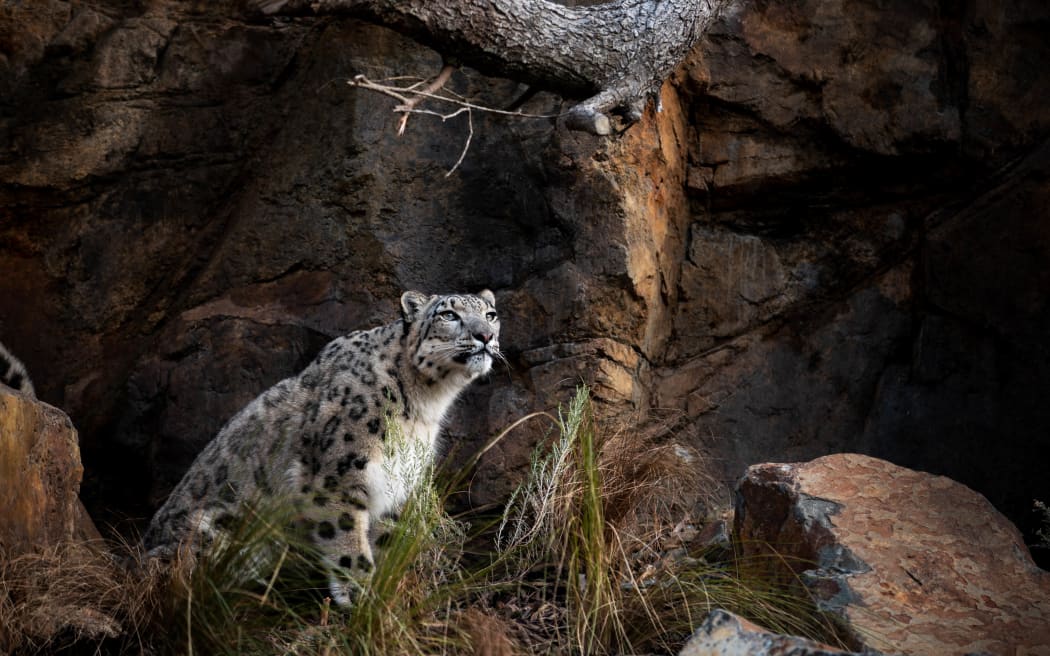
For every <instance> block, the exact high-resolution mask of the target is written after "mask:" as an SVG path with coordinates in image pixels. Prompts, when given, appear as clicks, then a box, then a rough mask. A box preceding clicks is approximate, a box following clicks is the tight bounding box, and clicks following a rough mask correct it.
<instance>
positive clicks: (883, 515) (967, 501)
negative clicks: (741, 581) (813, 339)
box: [736, 454, 1050, 656]
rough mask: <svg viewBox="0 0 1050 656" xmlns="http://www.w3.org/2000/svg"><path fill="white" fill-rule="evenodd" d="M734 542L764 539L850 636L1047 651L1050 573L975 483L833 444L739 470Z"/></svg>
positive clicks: (942, 649)
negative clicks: (827, 449)
mask: <svg viewBox="0 0 1050 656" xmlns="http://www.w3.org/2000/svg"><path fill="white" fill-rule="evenodd" d="M737 505H738V508H737V517H736V530H737V533H738V537H739V539H740V541H741V544H742V545H743V548H744V550H745V553H749V554H754V553H762V552H764V551H766V550H767V549H768V548H769V547H768V546H767V545H771V546H772V548H773V549H775V550H776V551H777V552H779V553H780V554H781V555H783V556H784V557H785V558H784V560H783V561H780V562H784V563H795V565H794V567H795V573H796V574H798V575H799V576H800V577H801V580H802V581H803V582H805V583H806V585H807V586H808V587H809V588H810V590H812V591H813V593H814V594H815V596H816V598H817V600H818V603H820V604H821V605H822V606H823V607H824V608H826V609H828V610H830V611H832V612H835V613H837V614H839V615H840V616H841V617H842V618H843V620H845V622H846V624H847V625H848V627H849V629H850V631H851V632H852V634H853V636H854V637H855V639H856V640H857V642H858V643H859V644H860V645H863V646H865V647H870V648H875V649H879V650H882V651H893V652H902V653H905V654H927V655H929V656H947V655H950V654H960V655H961V654H966V653H977V652H981V653H989V654H1029V655H1034V654H1050V573H1048V572H1045V571H1043V570H1041V569H1039V568H1038V567H1036V566H1035V564H1034V563H1033V562H1032V559H1031V557H1030V555H1029V553H1028V550H1027V549H1026V548H1025V545H1024V543H1023V542H1022V540H1021V535H1020V534H1019V533H1018V531H1017V529H1016V528H1015V527H1014V526H1013V525H1012V524H1011V523H1010V522H1009V521H1007V520H1006V518H1004V517H1003V516H1002V515H1001V514H999V512H998V511H996V510H995V508H993V507H992V505H991V504H990V503H988V501H987V499H985V498H984V497H983V496H981V495H980V494H978V493H976V492H974V491H973V490H971V489H969V488H967V487H966V486H964V485H961V484H960V483H957V482H955V481H952V480H951V479H948V478H945V477H943V476H934V475H931V474H926V473H923V472H917V471H912V470H910V469H905V468H902V467H898V466H896V465H893V464H891V463H888V462H886V461H883V460H878V459H876V458H870V457H867V456H862V455H856V454H836V455H830V456H825V457H822V458H818V459H816V460H813V461H811V462H807V463H803V464H762V465H755V466H753V467H751V468H749V469H748V471H747V474H746V475H745V476H744V478H743V480H742V481H741V482H740V484H739V487H738V497H737Z"/></svg>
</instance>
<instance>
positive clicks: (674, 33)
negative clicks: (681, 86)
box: [256, 0, 728, 134]
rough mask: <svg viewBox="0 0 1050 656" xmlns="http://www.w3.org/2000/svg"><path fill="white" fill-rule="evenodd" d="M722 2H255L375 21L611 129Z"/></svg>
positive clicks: (638, 110)
mask: <svg viewBox="0 0 1050 656" xmlns="http://www.w3.org/2000/svg"><path fill="white" fill-rule="evenodd" d="M727 1H728V0H621V1H620V2H611V3H608V4H602V5H595V6H589V7H566V6H564V5H560V4H556V3H554V2H549V1H547V0H444V1H441V2H437V1H435V0H256V5H257V6H258V7H259V9H260V10H261V11H263V12H264V13H266V14H273V13H302V12H309V11H312V12H314V13H319V14H328V13H341V14H348V15H353V16H357V17H360V18H363V19H366V20H370V21H374V22H377V23H380V24H382V25H385V26H387V27H390V28H392V29H394V30H397V31H399V32H401V33H403V34H405V35H407V36H410V37H412V38H414V39H416V40H417V41H420V42H421V43H424V44H426V45H428V46H430V47H433V48H434V49H435V50H437V51H438V52H440V53H442V55H444V56H445V57H446V58H447V59H451V60H458V61H462V62H464V63H466V64H469V65H470V66H473V67H475V68H477V69H478V70H480V71H482V72H484V73H487V74H492V75H499V76H502V77H509V78H512V79H517V80H521V81H523V82H527V83H529V84H532V85H535V86H537V87H541V88H545V89H549V90H552V91H556V92H559V93H561V94H563V95H566V96H568V97H574V98H586V100H584V101H583V102H581V103H579V104H577V105H576V106H575V107H573V108H572V109H571V110H570V111H569V115H568V123H569V126H570V127H572V128H575V129H581V130H587V131H589V132H593V133H595V134H608V133H609V132H610V131H611V126H610V123H609V118H608V116H607V113H608V112H617V113H620V114H623V115H624V116H626V117H627V118H628V119H629V120H637V119H638V118H640V117H641V114H642V110H643V109H644V107H645V102H646V100H647V99H648V97H649V96H651V95H653V94H654V93H655V91H656V90H657V89H658V88H659V86H660V84H661V83H662V82H663V80H664V79H666V78H667V76H668V75H670V73H671V72H672V71H673V70H674V68H675V66H677V65H678V63H679V62H680V61H681V60H682V58H683V57H684V56H685V55H686V53H688V52H689V49H690V48H692V46H693V44H695V43H696V41H697V40H698V39H699V38H700V37H701V36H702V35H703V33H704V32H705V31H706V29H707V28H708V26H709V25H710V24H711V21H712V20H713V19H714V18H715V17H716V16H717V14H718V12H719V10H720V9H721V7H722V6H724V5H725V4H726V3H727Z"/></svg>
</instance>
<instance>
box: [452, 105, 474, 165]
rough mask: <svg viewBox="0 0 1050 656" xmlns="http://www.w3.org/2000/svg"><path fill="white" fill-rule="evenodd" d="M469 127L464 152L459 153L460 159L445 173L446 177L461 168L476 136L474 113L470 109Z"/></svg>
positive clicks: (468, 112) (468, 114) (468, 116)
mask: <svg viewBox="0 0 1050 656" xmlns="http://www.w3.org/2000/svg"><path fill="white" fill-rule="evenodd" d="M460 111H462V110H457V111H456V113H457V114H458V113H459V112H460ZM467 129H468V130H469V132H467V141H466V143H464V144H463V152H462V153H460V154H459V159H457V160H456V163H455V164H453V165H452V168H450V169H449V170H448V173H446V174H445V177H446V178H447V177H449V176H450V175H452V173H453V172H454V171H455V170H456V169H458V168H459V165H460V164H461V163H462V162H463V158H464V157H466V156H467V151H468V150H469V149H470V140H471V139H473V138H474V114H473V113H472V112H471V111H470V110H469V109H468V110H467Z"/></svg>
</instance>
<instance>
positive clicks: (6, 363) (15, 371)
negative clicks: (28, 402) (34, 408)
mask: <svg viewBox="0 0 1050 656" xmlns="http://www.w3.org/2000/svg"><path fill="white" fill-rule="evenodd" d="M0 383H3V384H5V385H7V386H8V387H10V388H12V389H16V390H19V391H21V392H22V393H23V394H27V395H29V396H31V397H33V398H34V399H35V398H36V390H34V389H33V381H31V380H29V373H28V372H26V368H25V365H24V364H22V361H21V360H19V359H18V358H16V357H15V356H14V355H12V354H11V352H10V351H8V350H7V348H6V347H5V346H4V345H3V344H2V343H0Z"/></svg>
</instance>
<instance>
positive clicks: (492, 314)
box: [485, 312, 499, 323]
mask: <svg viewBox="0 0 1050 656" xmlns="http://www.w3.org/2000/svg"><path fill="white" fill-rule="evenodd" d="M485 318H486V319H488V320H489V323H496V320H497V319H499V315H498V314H496V313H495V312H486V313H485Z"/></svg>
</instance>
